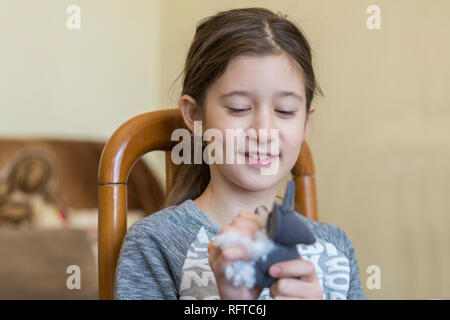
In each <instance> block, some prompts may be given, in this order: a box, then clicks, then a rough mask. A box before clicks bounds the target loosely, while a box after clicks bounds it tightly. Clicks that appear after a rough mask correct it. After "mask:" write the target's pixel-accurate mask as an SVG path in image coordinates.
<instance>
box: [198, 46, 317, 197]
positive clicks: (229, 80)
mask: <svg viewBox="0 0 450 320" xmlns="http://www.w3.org/2000/svg"><path fill="white" fill-rule="evenodd" d="M233 91H239V92H238V93H235V94H230V93H231V92H233ZM205 108H206V109H205V110H204V113H203V119H202V121H203V133H204V132H205V130H207V129H210V128H214V129H218V130H219V131H220V132H221V133H222V137H223V155H224V157H223V159H224V161H223V164H216V163H212V164H210V170H211V177H212V179H213V177H214V176H215V175H216V174H219V175H221V176H222V177H224V178H227V179H228V180H231V181H232V182H233V183H235V184H237V185H239V186H241V187H242V188H245V189H247V190H251V191H261V190H265V189H269V188H273V187H276V185H277V184H278V183H279V182H280V181H281V180H282V179H284V178H285V177H286V175H287V174H289V172H290V170H291V169H292V168H293V166H294V164H295V162H296V160H297V158H298V156H299V153H300V148H301V145H302V142H303V140H304V139H305V137H306V135H307V134H308V132H309V119H308V122H307V124H306V127H305V115H306V96H305V86H304V82H303V77H302V75H301V73H300V70H299V69H298V67H297V66H296V65H295V64H294V63H293V60H291V58H290V56H288V55H287V54H284V53H283V54H279V55H268V56H246V55H243V56H238V57H236V58H235V59H233V60H232V61H231V62H230V64H229V65H228V68H227V69H226V71H225V73H224V74H223V75H222V76H221V77H220V78H218V79H217V80H216V81H215V82H214V83H213V84H212V85H211V86H210V87H209V88H208V90H207V94H206V101H205ZM227 129H242V130H243V134H242V135H243V136H245V133H246V132H248V135H247V136H246V137H245V144H242V143H238V142H237V141H234V150H231V148H230V149H227V148H226V147H227V143H230V142H227V136H226V130H227ZM249 129H254V130H256V135H252V134H250V133H251V131H248V130H249ZM260 129H266V133H267V135H266V136H263V135H259V134H258V133H259V132H260V131H259V130H260ZM271 129H278V137H277V135H274V136H271ZM233 140H234V139H233ZM233 140H232V141H231V143H232V144H233ZM250 140H252V143H253V144H250ZM241 141H242V140H241ZM276 142H278V148H276V149H275V152H274V153H272V154H275V156H272V157H271V158H270V161H271V164H270V167H266V170H268V169H267V168H271V170H269V171H270V174H266V175H263V174H262V173H261V172H262V168H261V167H258V166H254V165H252V164H249V162H252V160H250V159H249V158H246V157H245V153H246V152H247V151H255V149H257V150H259V151H260V152H261V151H264V153H265V152H271V151H273V149H271V148H272V146H271V144H275V145H276ZM227 152H228V153H229V155H228V156H230V155H231V157H232V158H233V162H232V163H231V164H227V163H226V162H225V160H226V153H227ZM276 154H278V155H276ZM239 157H240V160H239V161H241V162H239V163H242V162H243V161H245V162H246V163H245V164H239V163H238V158H239ZM252 163H254V161H253V162H252ZM274 169H275V170H274ZM266 172H267V171H266Z"/></svg>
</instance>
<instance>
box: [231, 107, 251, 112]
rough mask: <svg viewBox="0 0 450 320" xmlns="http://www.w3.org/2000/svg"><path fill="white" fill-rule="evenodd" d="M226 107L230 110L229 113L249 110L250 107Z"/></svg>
mask: <svg viewBox="0 0 450 320" xmlns="http://www.w3.org/2000/svg"><path fill="white" fill-rule="evenodd" d="M227 109H228V110H230V112H231V113H240V112H244V111H247V110H250V109H235V108H230V107H227Z"/></svg>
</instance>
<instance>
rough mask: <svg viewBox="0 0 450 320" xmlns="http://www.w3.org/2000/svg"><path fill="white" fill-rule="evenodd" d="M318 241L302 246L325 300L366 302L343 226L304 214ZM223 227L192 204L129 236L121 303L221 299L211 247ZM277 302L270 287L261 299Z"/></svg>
mask: <svg viewBox="0 0 450 320" xmlns="http://www.w3.org/2000/svg"><path fill="white" fill-rule="evenodd" d="M301 216H302V217H303V218H304V219H305V221H306V222H307V224H308V225H309V227H310V228H311V230H312V231H313V233H314V235H315V236H316V239H317V241H316V242H315V243H314V244H312V245H298V246H297V248H298V251H299V253H300V255H301V257H302V258H303V259H305V260H308V261H311V262H312V263H313V264H314V267H315V271H316V274H317V277H318V279H319V284H320V286H321V288H322V291H323V299H366V296H365V294H364V291H363V289H362V287H361V282H360V278H359V268H358V263H357V261H356V258H355V252H354V247H353V245H352V243H351V241H350V239H349V238H348V236H347V234H346V233H345V232H344V231H343V230H342V229H341V228H339V227H336V226H333V225H331V224H327V223H324V222H317V221H313V220H311V219H308V218H306V217H304V216H303V215H301ZM219 233H220V227H219V226H218V225H216V224H215V223H214V222H212V221H211V220H210V219H209V217H208V216H207V215H206V214H205V213H204V212H203V211H202V210H201V209H200V208H199V207H198V206H197V204H196V203H195V202H194V201H193V200H191V199H188V200H185V201H184V202H183V203H181V204H179V205H176V206H170V207H167V208H164V209H162V210H160V211H158V212H155V213H153V214H151V215H149V216H148V217H145V218H143V219H141V220H139V221H137V222H136V223H134V224H133V225H132V226H131V227H130V228H129V229H128V231H127V233H126V235H125V238H124V241H123V243H122V248H121V251H120V256H119V261H118V264H117V269H116V275H115V284H114V298H115V299H139V300H140V299H165V300H175V299H180V300H191V299H200V300H203V299H208V300H214V299H220V297H219V295H218V291H217V285H216V281H215V277H214V273H213V272H212V270H211V268H210V266H209V263H208V244H209V242H210V241H211V239H212V238H213V237H215V236H216V235H218V234H219ZM261 299H269V300H270V299H272V298H271V297H270V292H269V288H265V289H264V290H263V291H262V293H261V295H260V296H259V298H258V300H261Z"/></svg>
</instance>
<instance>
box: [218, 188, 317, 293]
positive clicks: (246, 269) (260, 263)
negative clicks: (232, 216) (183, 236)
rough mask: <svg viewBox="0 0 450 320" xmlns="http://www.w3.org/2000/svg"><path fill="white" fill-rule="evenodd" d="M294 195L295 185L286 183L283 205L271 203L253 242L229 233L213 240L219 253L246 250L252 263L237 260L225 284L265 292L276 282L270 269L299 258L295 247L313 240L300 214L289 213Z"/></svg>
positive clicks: (229, 269) (228, 271) (292, 211)
mask: <svg viewBox="0 0 450 320" xmlns="http://www.w3.org/2000/svg"><path fill="white" fill-rule="evenodd" d="M294 195H295V184H294V182H293V181H292V180H290V181H289V182H288V185H287V189H286V193H285V196H284V200H283V204H282V205H279V204H278V203H274V206H273V210H272V211H271V212H270V213H269V215H268V217H267V222H266V225H265V228H264V229H262V230H260V231H259V232H257V233H256V234H255V239H251V238H250V237H243V236H242V235H240V234H238V233H236V232H234V231H229V232H226V233H223V234H221V235H219V236H216V237H215V238H214V239H213V240H214V245H216V246H219V247H221V248H222V249H224V248H228V247H233V246H243V247H245V248H246V249H247V252H248V254H249V256H250V257H251V258H252V259H253V260H252V261H247V260H238V261H235V262H233V263H232V264H231V265H230V266H229V267H228V268H227V269H226V274H225V275H226V277H227V279H228V280H231V279H233V285H234V286H240V285H245V286H246V287H247V288H248V289H251V288H253V287H255V286H256V287H260V288H268V287H270V286H271V285H272V284H273V283H274V282H275V281H276V280H277V279H276V278H273V277H272V276H270V275H269V273H268V270H269V268H270V266H272V265H273V264H275V263H278V262H281V261H287V260H294V259H298V258H299V257H300V254H299V253H298V249H297V245H298V244H305V245H310V244H313V243H315V241H316V238H315V237H314V234H313V233H312V232H311V230H310V229H309V227H308V226H307V225H306V223H305V222H304V221H303V219H302V217H301V216H300V214H299V213H297V212H296V211H294V210H292V209H291V207H292V203H293V200H294Z"/></svg>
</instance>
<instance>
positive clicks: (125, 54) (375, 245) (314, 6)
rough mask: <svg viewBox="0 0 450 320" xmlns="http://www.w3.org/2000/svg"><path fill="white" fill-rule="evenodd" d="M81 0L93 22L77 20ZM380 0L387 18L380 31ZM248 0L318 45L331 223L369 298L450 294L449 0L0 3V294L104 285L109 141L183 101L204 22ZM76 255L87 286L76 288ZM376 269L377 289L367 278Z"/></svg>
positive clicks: (153, 168)
mask: <svg viewBox="0 0 450 320" xmlns="http://www.w3.org/2000/svg"><path fill="white" fill-rule="evenodd" d="M71 5H76V6H78V7H79V8H80V10H81V11H80V12H81V16H80V17H81V20H80V21H81V24H80V29H69V28H68V27H67V21H68V19H69V17H70V16H71V14H70V13H68V12H67V9H68V7H69V6H71ZM371 5H377V6H378V7H379V8H380V17H381V20H380V21H381V28H380V29H373V30H371V29H369V28H368V27H367V20H368V19H369V17H370V15H371V14H370V13H367V12H366V10H367V8H368V7H369V6H371ZM250 6H259V7H266V8H269V9H271V10H273V11H275V12H276V11H281V12H282V13H285V14H287V15H288V19H290V20H291V21H293V22H294V23H296V24H297V25H298V26H299V27H300V28H301V30H302V31H303V32H304V33H305V35H306V37H307V39H308V40H309V42H310V44H311V47H312V50H313V58H314V66H315V72H316V75H317V78H318V81H319V84H320V86H321V88H322V90H323V92H324V97H318V98H317V99H316V100H315V103H314V104H315V105H316V108H317V111H316V113H315V116H314V117H313V120H312V130H311V132H310V135H309V136H308V138H307V141H308V143H309V145H310V148H311V151H312V154H313V159H314V163H315V169H316V184H317V185H316V188H317V196H318V212H319V220H320V221H323V222H327V223H331V224H334V225H337V226H339V227H341V228H343V229H344V230H345V231H346V233H347V234H348V236H349V237H350V239H351V240H352V242H353V244H354V246H355V253H356V258H357V260H358V262H359V267H360V277H361V283H362V285H363V289H364V291H365V293H366V295H367V297H368V298H369V299H438V298H450V273H449V272H448V271H449V270H450V256H449V252H450V197H449V196H448V193H449V191H450V179H449V178H450V165H449V163H450V93H449V83H450V61H449V57H450V41H449V38H450V37H449V36H450V32H449V30H450V1H447V0H431V1H427V0H414V1H413V0H396V1H392V0H376V1H372V0H371V1H365V0H341V1H333V0H314V1H312V0H293V1H290V0H277V1H242V0H240V1H232V0H227V1H206V0H190V1H181V0H179V1H175V0H147V1H144V0H130V1H121V0H96V1H88V0H71V1H65V0H39V1H28V0H0V39H1V42H0V70H1V72H0V88H1V91H0V170H1V171H0V212H1V213H0V222H1V223H0V224H1V226H0V229H2V232H1V233H0V238H1V239H0V243H1V244H0V246H1V247H2V249H1V250H0V252H3V254H2V257H3V258H2V259H1V262H0V298H3V299H6V298H12V297H25V298H26V297H31V298H35V297H41V298H46V297H55V296H56V297H60V298H67V299H71V298H95V297H96V294H97V292H96V290H97V280H96V277H97V274H96V272H97V269H96V268H97V267H96V261H95V259H96V228H97V227H96V223H97V212H96V178H97V177H96V174H97V171H96V170H97V165H98V159H99V156H100V154H101V151H102V147H103V144H104V143H105V142H106V141H107V140H108V138H109V137H110V136H111V135H112V133H113V132H114V131H115V130H116V129H117V128H118V127H119V126H120V125H121V124H122V123H123V122H125V121H127V120H128V119H130V118H132V117H134V116H137V115H139V114H141V113H144V112H148V111H152V110H157V109H162V108H177V107H178V98H179V95H180V88H181V85H180V84H181V82H180V79H177V80H176V78H177V77H178V75H179V74H180V72H181V71H182V69H183V64H184V59H185V56H186V53H187V50H188V47H189V45H190V42H191V40H192V37H193V35H194V32H195V26H196V23H197V22H198V21H199V20H200V19H202V18H204V17H206V16H210V15H213V14H215V13H216V12H217V11H220V10H225V9H232V8H240V7H250ZM163 156H164V154H163V153H162V152H154V153H152V154H148V155H146V156H145V157H143V161H142V163H140V164H139V165H137V167H136V168H134V169H133V171H134V172H133V173H136V177H134V176H133V175H132V176H131V177H130V179H131V180H130V181H131V182H130V188H131V189H130V190H131V191H130V192H129V193H130V195H129V197H131V198H129V211H130V215H129V219H130V220H131V221H129V225H130V223H132V222H133V221H135V220H136V219H139V218H140V217H142V214H145V213H146V212H147V213H148V212H151V210H153V208H154V207H155V206H156V203H157V202H158V201H160V200H161V199H160V198H161V197H162V190H163V189H164V179H165V178H164V172H165V169H164V168H165V164H164V157H163ZM143 176H144V177H145V179H143V178H142V177H143ZM150 191H151V192H152V194H155V195H156V196H157V199H149V198H148V194H149V192H150ZM36 212H39V217H38V218H36V217H34V218H32V219H31V218H30V217H32V216H33V215H34V216H35V215H36ZM27 219H28V220H27ZM22 221H28V222H27V223H28V225H27V224H25V227H23V226H22V227H20V228H16V229H17V230H16V229H14V228H10V226H11V225H14V224H16V225H19V224H22ZM19 222H20V223H19ZM30 225H32V226H34V227H33V228H32V230H33V232H30V228H29V226H30ZM64 228H70V229H71V230H72V231H71V232H72V233H70V232H68V231H67V230H65V229H64ZM19 229H20V230H21V232H22V233H18V232H19V231H18V230H19ZM77 230H78V231H80V232H78V231H77ZM16 231H17V232H16ZM77 232H78V233H77ZM64 241H65V242H64ZM61 243H66V244H67V246H66V247H65V249H64V250H62V249H61V245H59V246H58V244H61ZM75 243H76V244H77V245H75ZM30 244H34V247H33V246H31V245H30ZM44 247H45V250H44V249H42V248H44ZM27 250H28V251H27ZM39 250H41V251H39ZM18 252H21V253H20V254H14V253H18ZM25 252H28V253H25ZM37 252H39V254H37ZM6 254H8V255H9V259H4V257H5V255H6ZM55 256H57V257H58V259H55V258H54V257H55ZM7 260H9V262H10V263H9V264H8V263H7ZM69 264H70V265H79V266H80V267H81V270H83V271H82V272H84V273H83V275H85V276H82V280H81V288H82V290H68V289H67V287H66V279H67V278H68V277H69V276H70V274H71V273H70V272H66V267H65V266H67V265H69ZM372 265H375V266H378V267H379V268H380V271H381V278H380V280H381V287H380V288H372V289H371V288H370V286H369V287H368V286H367V281H368V280H370V279H369V277H370V275H371V274H372V272H371V271H367V270H368V268H369V266H372ZM18 266H20V267H21V269H20V268H19V267H18ZM51 268H56V269H54V270H53V269H51ZM58 268H59V269H58ZM43 270H47V271H46V272H47V276H49V275H50V274H53V275H54V274H55V273H58V272H59V274H58V277H59V278H58V279H56V280H55V283H54V284H52V283H50V282H49V281H45V279H46V278H45V276H44V273H45V272H44V271H43ZM51 270H53V271H51ZM55 270H59V271H55ZM61 270H63V271H62V272H61ZM43 272H44V273H43ZM13 275H15V276H13ZM8 281H9V282H8ZM30 281H34V282H33V284H32V285H30ZM14 286H15V287H14ZM30 287H32V288H34V289H30ZM14 288H16V289H14ZM58 290H59V293H58ZM61 292H62V293H61Z"/></svg>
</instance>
